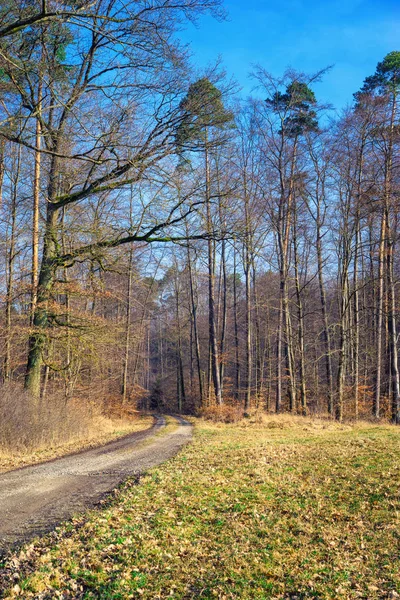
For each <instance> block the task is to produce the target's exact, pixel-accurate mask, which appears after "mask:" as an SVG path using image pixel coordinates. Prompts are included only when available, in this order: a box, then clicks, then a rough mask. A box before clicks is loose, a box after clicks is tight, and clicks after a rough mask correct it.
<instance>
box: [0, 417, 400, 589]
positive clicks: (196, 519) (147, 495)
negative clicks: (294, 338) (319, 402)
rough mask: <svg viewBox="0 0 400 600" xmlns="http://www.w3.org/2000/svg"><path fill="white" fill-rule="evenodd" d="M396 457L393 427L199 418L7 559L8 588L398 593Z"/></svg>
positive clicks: (398, 445) (398, 436)
mask: <svg viewBox="0 0 400 600" xmlns="http://www.w3.org/2000/svg"><path fill="white" fill-rule="evenodd" d="M399 458H400V432H399V431H398V430H397V429H396V428H395V427H393V426H390V425H375V424H371V423H360V424H357V425H351V424H337V423H333V422H331V421H327V420H323V419H310V418H307V417H292V416H288V415H278V416H276V415H274V416H264V415H262V416H261V417H260V416H258V418H254V417H253V418H250V419H246V420H244V421H241V422H239V423H235V424H222V423H213V422H210V421H205V420H202V419H197V420H195V436H194V442H193V444H191V445H189V446H187V447H186V448H185V449H184V450H183V451H182V452H181V453H180V454H179V455H178V456H177V457H175V458H174V459H173V460H170V461H169V462H167V463H165V464H164V465H162V466H160V467H158V468H156V469H152V470H151V471H150V472H149V473H147V474H146V475H144V476H143V477H142V478H141V480H140V485H137V481H133V480H132V481H130V482H129V481H128V482H127V483H126V484H124V485H123V486H122V487H121V488H120V489H119V490H118V491H117V493H116V495H115V497H113V498H112V499H111V500H110V501H109V502H108V503H107V504H105V505H104V506H103V507H102V508H100V509H99V510H96V511H92V512H91V513H89V514H88V515H86V516H83V517H77V518H76V519H74V520H73V521H72V522H69V523H67V524H66V525H64V526H62V527H60V528H58V529H57V531H56V532H55V533H53V534H52V535H51V536H49V537H47V538H43V539H41V540H36V541H34V542H33V543H31V544H30V545H28V546H26V547H25V548H23V549H22V550H21V551H19V552H18V553H16V554H15V555H13V556H9V557H8V558H6V559H4V561H3V564H2V571H3V580H2V587H3V589H4V593H3V594H4V597H5V598H10V599H11V598H37V599H39V598H40V599H42V600H44V599H50V598H85V599H89V598H93V599H94V598H103V599H106V598H107V599H111V598H112V599H125V598H148V599H150V598H151V599H155V598H167V597H168V598H175V599H178V598H180V599H183V598H220V599H221V600H223V599H230V598H237V599H239V598H240V599H250V598H252V599H267V598H282V599H283V598H287V599H289V598H291V599H296V598H297V599H303V598H321V599H322V598H323V599H332V600H333V599H352V598H364V599H368V600H374V599H378V598H398V597H399V594H400V575H399V573H400V559H399V514H400V501H399V493H398V490H399V484H400V467H399V464H400V463H399ZM0 583H1V580H0ZM0 587H1V586H0Z"/></svg>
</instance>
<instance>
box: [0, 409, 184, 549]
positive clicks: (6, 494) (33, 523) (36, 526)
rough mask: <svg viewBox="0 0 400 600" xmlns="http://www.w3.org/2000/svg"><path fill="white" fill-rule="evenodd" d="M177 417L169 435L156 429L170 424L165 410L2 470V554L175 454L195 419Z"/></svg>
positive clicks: (89, 505)
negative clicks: (145, 421)
mask: <svg viewBox="0 0 400 600" xmlns="http://www.w3.org/2000/svg"><path fill="white" fill-rule="evenodd" d="M174 418H175V419H176V420H177V421H178V427H177V428H176V429H175V430H174V431H172V432H171V433H165V435H156V434H157V433H159V432H160V433H161V432H162V429H163V428H164V427H165V425H166V420H165V418H164V417H162V416H160V417H156V422H155V424H154V425H153V426H152V427H151V428H150V429H147V430H145V431H140V432H137V433H133V434H131V435H129V436H126V437H124V438H122V439H119V440H117V441H115V442H110V443H108V444H106V445H105V446H102V447H100V448H94V449H91V450H86V451H84V452H80V453H77V454H73V455H69V456H65V457H63V458H58V459H55V460H52V461H49V462H46V463H42V464H39V465H33V466H30V467H23V468H21V469H17V470H15V471H10V472H8V473H4V474H1V475H0V554H3V553H4V552H5V551H7V550H8V549H9V548H10V547H11V546H14V545H16V544H17V545H20V544H21V543H23V542H25V541H29V540H30V539H32V538H34V537H36V536H37V535H42V534H44V533H47V532H48V531H51V530H52V529H53V528H54V527H55V526H56V525H58V524H59V523H60V522H61V521H65V520H66V519H69V518H71V517H72V516H73V515H74V514H77V513H79V512H82V511H84V510H85V509H87V508H91V507H93V506H95V505H96V504H97V503H98V502H99V501H100V500H102V499H103V498H104V496H105V495H106V494H108V493H109V492H111V491H112V490H114V489H115V488H116V487H118V485H119V484H120V483H121V482H122V481H123V480H124V479H126V478H128V477H130V476H135V475H136V476H137V475H140V474H141V473H143V472H144V471H146V470H147V469H149V468H150V467H154V466H156V465H159V464H160V463H162V462H164V461H165V460H167V459H169V458H171V457H172V456H174V455H175V454H176V453H177V452H178V451H179V449H180V448H181V447H182V446H183V445H184V444H186V443H188V442H189V441H190V440H191V437H192V426H191V424H190V423H188V422H187V421H185V420H184V419H182V418H180V417H174ZM143 442H145V443H143Z"/></svg>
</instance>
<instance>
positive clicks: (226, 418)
mask: <svg viewBox="0 0 400 600" xmlns="http://www.w3.org/2000/svg"><path fill="white" fill-rule="evenodd" d="M200 416H201V417H203V418H204V419H206V420H207V421H213V422H214V423H238V422H239V421H241V420H242V419H243V417H244V410H243V407H242V406H240V405H238V404H221V405H220V406H217V405H213V406H205V407H204V408H202V409H201V411H200Z"/></svg>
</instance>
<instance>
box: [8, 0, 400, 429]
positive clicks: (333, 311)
mask: <svg viewBox="0 0 400 600" xmlns="http://www.w3.org/2000/svg"><path fill="white" fill-rule="evenodd" d="M206 13H209V14H213V15H214V16H215V17H216V18H223V17H224V10H223V7H222V6H221V5H220V4H219V2H218V0H176V1H174V2H172V0H152V1H149V0H136V1H133V0H130V1H128V2H122V0H95V1H87V0H65V1H64V0H57V1H56V0H43V2H41V3H39V2H30V1H29V0H3V2H2V3H1V7H0V56H1V62H0V282H1V283H0V332H1V333H0V377H1V381H2V384H1V385H2V392H0V393H1V394H2V395H3V396H6V395H7V394H8V395H10V394H11V396H12V397H13V398H15V397H18V395H24V394H28V395H29V403H30V406H31V407H32V410H33V411H40V410H42V408H41V407H43V405H44V404H45V403H46V402H51V398H52V397H53V396H54V395H59V396H60V395H61V396H62V398H63V399H64V400H65V403H68V402H70V401H71V402H72V401H73V400H74V399H76V398H78V399H80V400H81V401H83V402H92V401H96V402H99V403H101V402H103V401H105V400H106V399H109V398H112V399H114V400H115V401H116V402H121V403H122V405H130V404H135V406H136V405H137V406H138V407H139V408H142V409H149V410H152V411H158V412H171V411H172V412H176V413H182V414H207V411H208V413H210V414H212V413H213V411H214V412H215V411H220V412H221V411H222V412H223V411H224V410H226V411H227V414H228V412H229V410H230V411H232V410H239V411H242V412H243V413H244V414H248V413H250V412H251V410H253V409H255V408H260V409H263V410H266V411H268V412H276V413H279V412H285V411H288V412H292V413H296V414H300V415H310V414H321V415H322V414H329V415H330V416H332V417H333V418H335V419H337V420H338V421H342V420H343V419H348V418H351V419H358V418H375V419H380V418H384V419H389V420H391V421H392V422H393V423H400V375H399V367H398V337H399V332H398V328H399V326H398V322H397V316H398V310H399V303H400V298H399V297H398V295H399V294H398V289H399V288H398V282H399V275H400V261H399V258H398V256H399V255H398V252H397V246H398V237H399V232H400V229H399V228H400V224H399V216H400V210H399V193H400V163H399V146H400V129H399V125H400V106H399V104H398V96H399V93H400V51H392V52H390V53H389V54H387V55H386V56H382V57H381V61H380V62H378V64H377V66H376V70H375V72H372V73H365V81H364V84H363V86H362V87H361V88H360V89H358V90H357V89H354V90H349V94H350V95H349V104H348V107H347V108H346V109H345V110H342V111H341V112H340V113H338V112H336V111H335V110H333V107H332V106H330V105H327V104H324V103H322V102H320V101H319V99H318V94H317V90H318V84H319V82H320V81H321V80H323V78H324V76H326V73H327V69H324V68H323V67H324V65H322V66H321V67H322V70H321V71H320V72H318V73H312V74H304V73H302V72H300V71H296V70H294V69H287V70H286V72H284V73H282V75H281V76H279V77H276V76H275V75H272V74H270V73H269V72H268V71H267V70H266V69H265V68H264V67H263V65H258V66H253V67H251V66H250V65H249V77H251V81H252V84H253V90H254V91H253V93H252V95H251V96H250V97H247V98H244V97H243V95H242V94H241V92H240V89H238V85H237V84H236V83H235V81H233V80H231V79H230V78H229V76H228V75H227V74H226V73H224V70H223V68H222V66H221V65H220V64H219V63H218V62H217V63H215V64H214V65H212V66H210V67H209V68H208V69H207V70H205V71H204V72H199V70H198V69H196V68H195V67H194V66H193V65H192V64H191V59H190V55H189V49H188V48H187V47H186V46H185V45H184V44H181V43H180V42H179V30H180V28H181V27H182V26H183V25H184V23H185V22H186V21H187V20H189V21H195V20H196V19H197V18H198V17H200V16H201V15H203V14H206ZM352 93H353V96H351V94H352ZM23 387H24V388H25V390H26V391H25V392H24V391H23V389H22V388H23ZM7 390H8V391H7ZM10 390H11V391H10ZM2 410H3V412H4V410H6V407H5V408H2Z"/></svg>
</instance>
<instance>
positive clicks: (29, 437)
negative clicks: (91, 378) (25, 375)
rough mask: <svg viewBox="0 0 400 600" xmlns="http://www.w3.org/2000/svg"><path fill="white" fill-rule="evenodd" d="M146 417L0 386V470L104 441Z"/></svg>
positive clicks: (143, 424)
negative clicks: (38, 397)
mask: <svg viewBox="0 0 400 600" xmlns="http://www.w3.org/2000/svg"><path fill="white" fill-rule="evenodd" d="M151 423H152V418H151V417H150V416H147V417H145V416H142V415H141V414H140V413H138V412H136V411H126V410H124V411H118V410H116V409H115V407H114V408H113V410H112V411H110V412H109V413H108V414H107V416H106V415H104V414H103V413H102V410H101V409H100V408H99V407H98V406H96V404H95V403H88V402H82V401H76V400H71V401H69V402H65V399H64V398H63V397H62V396H52V397H51V398H49V399H48V400H46V402H45V403H38V405H35V403H33V402H32V398H31V396H30V395H29V393H28V392H26V391H25V390H23V389H21V388H19V387H16V386H2V387H0V472H4V471H7V470H10V469H13V468H17V467H21V466H24V465H27V464H35V463H37V462H40V461H43V460H48V459H52V458H56V457H58V456H62V455H64V454H67V453H70V452H76V451H79V450H82V449H84V448H89V447H92V446H96V445H101V444H104V443H106V442H108V441H110V440H112V439H115V438H117V437H120V436H122V435H126V434H128V433H131V432H133V431H140V430H142V429H146V428H147V427H149V426H150V425H151Z"/></svg>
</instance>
